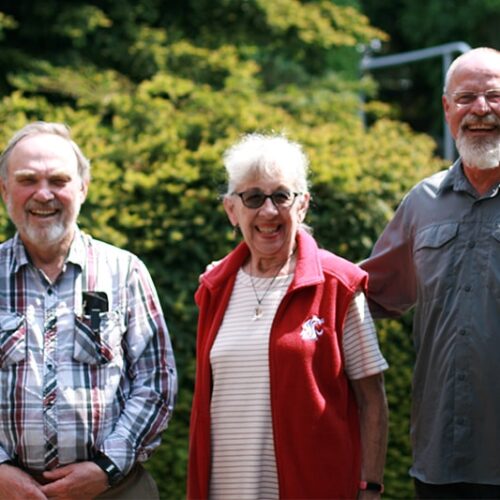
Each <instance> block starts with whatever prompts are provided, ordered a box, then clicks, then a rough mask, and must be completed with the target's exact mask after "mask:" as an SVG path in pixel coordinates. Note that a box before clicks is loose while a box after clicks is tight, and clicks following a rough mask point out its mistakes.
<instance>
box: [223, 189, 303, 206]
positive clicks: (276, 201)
mask: <svg viewBox="0 0 500 500" xmlns="http://www.w3.org/2000/svg"><path fill="white" fill-rule="evenodd" d="M231 194H233V195H237V196H239V197H240V198H241V201H242V202H243V205H245V207H247V208H260V207H261V206H262V205H264V203H265V201H266V200H267V199H268V198H270V199H271V201H272V202H273V205H274V206H275V207H276V208H290V207H291V206H292V205H293V203H294V201H295V198H297V196H299V195H300V194H302V193H294V192H292V191H286V190H285V189H279V190H278V191H274V192H273V193H271V194H266V193H264V192H262V191H261V190H260V189H249V190H248V191H242V192H240V193H237V192H236V191H234V192H233V193H231Z"/></svg>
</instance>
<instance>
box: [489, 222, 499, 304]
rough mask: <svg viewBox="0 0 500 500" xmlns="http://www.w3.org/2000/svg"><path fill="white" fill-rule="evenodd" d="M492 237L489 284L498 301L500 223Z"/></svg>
mask: <svg viewBox="0 0 500 500" xmlns="http://www.w3.org/2000/svg"><path fill="white" fill-rule="evenodd" d="M491 236H492V238H491V251H490V260H489V264H488V274H487V284H488V288H489V289H490V290H492V291H493V293H494V294H495V296H496V297H497V299H498V298H499V297H500V223H497V227H496V229H494V230H493V232H492V234H491Z"/></svg>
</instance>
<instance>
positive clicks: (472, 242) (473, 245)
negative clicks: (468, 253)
mask: <svg viewBox="0 0 500 500" xmlns="http://www.w3.org/2000/svg"><path fill="white" fill-rule="evenodd" d="M467 246H468V247H469V248H474V247H475V246H476V242H475V241H469V243H467Z"/></svg>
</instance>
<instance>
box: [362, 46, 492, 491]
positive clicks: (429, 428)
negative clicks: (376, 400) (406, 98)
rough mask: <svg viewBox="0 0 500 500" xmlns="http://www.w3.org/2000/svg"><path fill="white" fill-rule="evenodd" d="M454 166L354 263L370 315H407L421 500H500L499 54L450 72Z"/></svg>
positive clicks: (416, 193) (419, 189) (481, 51)
mask: <svg viewBox="0 0 500 500" xmlns="http://www.w3.org/2000/svg"><path fill="white" fill-rule="evenodd" d="M443 106H444V111H445V116H446V120H447V122H448V125H449V127H450V130H451V133H452V135H453V137H454V138H455V140H456V145H457V149H458V151H459V153H460V158H459V159H458V160H457V161H456V162H455V164H454V165H453V166H451V167H450V168H449V169H447V170H445V171H443V172H440V173H437V174H435V175H432V176H431V177H429V178H427V179H425V180H423V181H422V182H420V183H419V184H417V185H416V186H415V187H414V188H413V189H412V190H411V191H410V192H409V193H408V194H407V195H406V196H405V198H404V199H403V201H402V202H401V204H400V206H399V208H398V210H397V211H396V214H395V216H394V218H393V220H392V221H391V222H390V223H389V224H388V225H387V227H386V229H385V230H384V232H383V233H382V235H381V236H380V238H379V240H378V241H377V243H376V244H375V247H374V249H373V252H372V254H371V256H370V258H369V259H367V260H366V261H364V262H363V263H362V264H361V265H362V267H363V268H364V269H365V270H366V271H368V273H369V278H370V279H369V289H368V298H369V301H370V307H371V310H372V313H373V315H374V316H375V317H395V316H399V315H401V314H403V313H404V312H405V311H407V310H409V309H411V308H413V307H414V308H415V314H414V325H413V336H414V345H415V350H416V362H415V367H414V377H413V405H412V416H411V439H412V446H413V466H412V468H411V469H410V474H411V476H412V477H413V478H414V481H415V489H416V495H417V497H418V498H453V499H458V498H500V453H499V451H498V443H499V439H498V436H499V432H500V362H499V354H500V194H499V188H500V52H498V51H497V50H494V49H491V48H478V49H474V50H471V51H469V52H467V53H465V54H463V55H461V56H460V57H458V58H457V59H456V60H455V61H454V62H453V63H452V65H451V66H450V68H449V70H448V73H447V76H446V83H445V89H444V95H443Z"/></svg>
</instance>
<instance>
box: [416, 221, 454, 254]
mask: <svg viewBox="0 0 500 500" xmlns="http://www.w3.org/2000/svg"><path fill="white" fill-rule="evenodd" d="M457 233H458V223H456V222H450V223H447V224H439V225H435V226H430V227H426V228H425V229H422V231H420V232H419V233H418V234H417V235H416V236H415V251H417V250H421V249H423V248H441V247H442V246H444V245H446V243H448V242H449V241H451V240H453V239H454V238H455V237H456V236H457Z"/></svg>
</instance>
